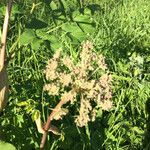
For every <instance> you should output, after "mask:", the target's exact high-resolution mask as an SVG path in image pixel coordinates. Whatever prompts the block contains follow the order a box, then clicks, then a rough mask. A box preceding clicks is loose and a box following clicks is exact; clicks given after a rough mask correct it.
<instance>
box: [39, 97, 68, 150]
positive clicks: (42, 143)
mask: <svg viewBox="0 0 150 150" xmlns="http://www.w3.org/2000/svg"><path fill="white" fill-rule="evenodd" d="M65 103H66V101H64V100H61V101H60V102H59V103H58V104H57V105H56V107H55V108H54V109H53V111H52V112H51V114H50V115H49V117H48V120H47V122H46V125H45V126H44V130H45V132H44V134H43V137H42V140H41V144H40V149H41V150H43V149H44V146H45V142H46V137H47V133H48V130H49V128H50V126H51V121H52V120H53V117H54V115H55V114H56V113H57V112H58V111H59V109H60V108H61V107H62V106H63V104H65Z"/></svg>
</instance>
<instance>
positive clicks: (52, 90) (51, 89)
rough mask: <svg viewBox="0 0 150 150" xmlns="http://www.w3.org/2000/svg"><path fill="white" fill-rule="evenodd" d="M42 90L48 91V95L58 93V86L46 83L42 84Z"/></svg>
mask: <svg viewBox="0 0 150 150" xmlns="http://www.w3.org/2000/svg"><path fill="white" fill-rule="evenodd" d="M44 90H45V91H48V93H49V95H58V94H59V87H58V86H56V85H55V84H53V83H52V84H46V85H45V86H44Z"/></svg>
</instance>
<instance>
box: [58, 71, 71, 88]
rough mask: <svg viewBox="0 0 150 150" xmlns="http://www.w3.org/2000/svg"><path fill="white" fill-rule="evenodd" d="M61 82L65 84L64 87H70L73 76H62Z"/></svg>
mask: <svg viewBox="0 0 150 150" xmlns="http://www.w3.org/2000/svg"><path fill="white" fill-rule="evenodd" d="M60 82H61V83H62V84H63V86H68V85H69V83H71V82H72V79H71V75H70V74H64V73H62V74H60Z"/></svg>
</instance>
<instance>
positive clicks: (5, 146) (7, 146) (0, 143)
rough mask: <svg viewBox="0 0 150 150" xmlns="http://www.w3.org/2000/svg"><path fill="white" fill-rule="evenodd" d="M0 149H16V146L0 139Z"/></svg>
mask: <svg viewBox="0 0 150 150" xmlns="http://www.w3.org/2000/svg"><path fill="white" fill-rule="evenodd" d="M0 150H16V148H15V147H14V146H13V145H12V144H10V143H5V142H3V141H0Z"/></svg>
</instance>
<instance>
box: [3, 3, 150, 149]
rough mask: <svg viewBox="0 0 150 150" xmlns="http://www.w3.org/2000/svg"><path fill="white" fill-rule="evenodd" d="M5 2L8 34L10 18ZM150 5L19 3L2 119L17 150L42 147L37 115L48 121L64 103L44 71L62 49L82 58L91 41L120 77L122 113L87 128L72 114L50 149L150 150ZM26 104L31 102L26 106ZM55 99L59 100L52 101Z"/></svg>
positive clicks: (117, 98)
mask: <svg viewBox="0 0 150 150" xmlns="http://www.w3.org/2000/svg"><path fill="white" fill-rule="evenodd" d="M5 3H6V2H5V1H4V2H2V1H1V2H0V36H1V29H2V25H3V19H4V14H5ZM149 8H150V3H149V1H148V0H138V1H137V0H125V1H124V0H85V1H82V0H34V1H31V0H20V1H19V0H18V1H15V3H14V6H13V11H12V16H11V20H10V26H9V34H8V43H7V56H8V58H10V57H12V56H13V59H10V61H9V65H8V73H9V83H10V96H9V103H8V106H7V108H6V109H5V111H4V112H3V114H2V115H1V117H0V124H1V126H0V132H1V133H0V138H1V139H2V140H4V141H6V142H9V143H12V144H13V145H14V146H15V147H16V148H17V149H21V150H23V149H37V148H38V147H39V143H40V139H41V135H40V134H39V133H38V132H37V129H36V126H35V123H34V122H33V120H32V119H31V114H33V112H34V110H36V109H38V110H40V111H41V112H42V120H43V121H46V118H47V116H48V115H49V113H50V111H51V108H53V107H54V106H55V105H56V103H57V100H52V99H51V98H50V97H49V96H48V95H47V94H46V93H44V92H43V85H44V84H45V79H44V75H43V70H44V69H45V65H46V62H47V60H48V59H49V58H50V57H51V56H52V54H53V53H54V51H55V50H56V49H57V48H59V47H62V49H63V53H64V55H65V54H70V55H71V56H72V57H73V58H74V59H77V54H78V51H77V48H78V46H79V45H80V43H81V42H82V41H83V40H86V39H89V40H91V41H93V43H94V45H95V50H96V51H100V52H101V53H102V54H103V55H104V56H105V57H106V61H107V64H108V67H109V70H111V73H112V75H113V93H114V94H113V102H114V108H113V109H112V110H111V111H109V112H106V111H101V110H100V111H99V118H98V119H97V120H96V122H94V123H90V124H89V125H88V126H87V127H85V128H78V127H76V126H75V125H74V124H73V118H72V116H71V115H68V116H66V117H65V118H64V119H63V120H62V121H60V122H54V124H56V126H57V127H59V128H60V129H61V131H62V132H63V133H64V138H63V137H62V136H56V135H53V134H51V133H50V134H49V136H48V142H47V145H46V149H48V150H49V149H50V150H53V149H93V150H95V149H97V150H98V149H106V150H111V149H117V150H121V149H150V143H149V141H148V139H149V137H150V135H149V131H150V126H149V124H150V121H149V118H150V74H149V73H150V67H149V65H150V55H149V53H150V51H149V50H150V49H149V48H150V47H149V46H150V23H149V20H150V16H149V14H150V9H149ZM20 102H26V103H27V105H26V107H25V109H23V108H22V107H20V106H19V105H18V104H19V103H20ZM51 102H52V103H51Z"/></svg>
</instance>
